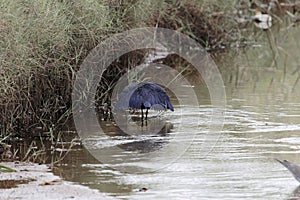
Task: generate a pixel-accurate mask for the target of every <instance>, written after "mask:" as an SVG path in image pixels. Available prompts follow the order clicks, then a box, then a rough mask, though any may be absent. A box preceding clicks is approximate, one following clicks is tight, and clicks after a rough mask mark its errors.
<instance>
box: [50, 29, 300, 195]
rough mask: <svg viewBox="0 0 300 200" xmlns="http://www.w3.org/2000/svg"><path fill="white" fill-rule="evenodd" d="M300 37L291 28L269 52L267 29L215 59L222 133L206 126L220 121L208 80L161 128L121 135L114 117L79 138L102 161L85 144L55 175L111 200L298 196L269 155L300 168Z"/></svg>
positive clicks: (295, 186) (295, 185) (290, 180)
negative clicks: (194, 101)
mask: <svg viewBox="0 0 300 200" xmlns="http://www.w3.org/2000/svg"><path fill="white" fill-rule="evenodd" d="M298 33H299V29H297V28H294V29H290V30H289V31H281V32H279V33H278V35H275V36H274V35H272V36H270V35H269V37H276V39H277V40H276V41H277V42H278V44H277V45H278V46H279V47H280V48H278V49H276V52H275V53H274V51H272V50H271V49H270V48H271V47H270V45H269V42H268V41H269V40H268V39H267V37H268V36H267V32H261V33H257V34H258V35H257V37H258V39H257V40H258V41H257V43H258V44H259V47H257V46H255V47H253V48H247V49H241V50H240V51H239V52H238V53H236V52H235V53H231V52H228V53H224V54H222V55H219V56H218V58H217V59H216V63H217V65H218V66H219V68H220V71H221V74H222V77H223V80H224V83H225V89H226V94H227V97H226V99H227V103H226V113H225V121H224V127H223V129H222V130H220V131H215V132H214V131H210V127H209V124H217V125H218V124H219V123H223V122H219V121H216V120H214V117H213V115H212V114H213V113H212V110H213V109H214V108H212V106H211V105H210V97H209V94H208V92H207V89H206V88H205V86H204V85H195V90H196V91H198V93H199V96H200V102H199V104H200V106H199V107H198V106H197V107H195V106H191V105H177V106H175V112H170V111H169V112H167V113H166V114H165V115H163V117H161V118H160V119H165V120H166V121H164V122H163V123H164V124H163V125H165V129H164V131H162V132H161V133H160V134H158V135H151V134H145V135H135V136H126V135H123V134H122V133H121V131H120V130H119V129H118V128H117V127H116V126H115V125H114V124H113V123H112V122H102V123H101V126H102V128H103V130H104V131H105V132H107V133H108V135H107V136H103V135H100V136H99V135H98V136H97V135H96V136H93V137H91V138H88V139H87V140H86V141H85V147H88V148H91V149H93V147H94V148H95V149H96V150H95V151H96V154H97V153H98V159H100V160H101V161H102V162H99V161H98V160H97V159H95V158H94V156H92V155H91V153H92V154H93V152H92V151H93V150H91V149H90V151H88V150H86V149H85V148H84V147H83V148H82V149H77V150H74V151H71V152H70V153H69V154H68V156H67V157H66V158H65V160H64V161H63V163H64V164H62V165H61V166H59V167H58V168H56V169H55V170H54V172H55V173H56V174H59V175H61V176H63V177H64V178H65V179H67V180H70V181H73V182H76V183H79V184H82V185H86V186H89V187H91V188H96V189H98V190H99V191H101V192H103V193H107V194H108V195H110V196H114V197H116V198H117V199H293V198H292V197H293V196H300V188H298V185H299V184H298V182H297V181H296V180H294V178H293V177H292V175H291V174H290V173H289V172H288V171H287V170H286V169H285V168H284V167H283V166H282V165H280V164H279V163H278V162H277V161H275V160H274V158H279V159H287V160H290V161H292V162H295V163H299V164H300V151H299V150H300V137H299V135H300V86H299V84H300V83H298V77H299V75H298V74H299V72H298V66H299V63H300V62H299V61H300V57H299V55H298V54H299V53H298V52H299V47H300V43H299V41H297V39H296V38H297V37H298ZM274 58H275V60H276V63H275V64H274ZM202 84H203V83H202ZM173 98H174V97H173ZM160 119H158V121H159V120H160ZM151 123H152V125H155V123H157V122H155V119H154V120H152V122H151V120H150V125H149V128H150V127H151ZM149 128H148V129H149ZM143 129H145V132H147V131H146V129H147V127H143ZM99 149H100V150H99ZM115 149H117V150H118V151H115ZM97 150H99V151H97ZM94 153H95V152H94ZM101 158H103V159H101ZM299 198H300V197H299Z"/></svg>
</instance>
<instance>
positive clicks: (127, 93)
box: [115, 82, 174, 120]
mask: <svg viewBox="0 0 300 200" xmlns="http://www.w3.org/2000/svg"><path fill="white" fill-rule="evenodd" d="M128 108H133V109H141V110H142V114H143V109H146V119H147V112H148V109H150V108H153V109H156V110H165V111H166V110H167V109H170V110H171V111H174V108H173V105H172V104H171V101H170V98H169V96H168V94H167V93H166V91H165V90H164V89H163V88H162V87H160V86H159V85H157V84H155V83H152V82H141V83H132V84H130V85H128V86H127V87H126V88H125V89H124V90H123V91H122V92H121V94H120V98H119V100H118V102H117V103H116V106H115V109H118V110H120V109H123V110H125V109H128ZM142 118H143V116H142ZM142 120H143V119H142Z"/></svg>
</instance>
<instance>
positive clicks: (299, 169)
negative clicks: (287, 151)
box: [275, 159, 300, 182]
mask: <svg viewBox="0 0 300 200" xmlns="http://www.w3.org/2000/svg"><path fill="white" fill-rule="evenodd" d="M275 160H277V161H278V162H280V163H281V164H282V165H283V166H285V167H286V168H287V169H288V170H289V171H290V172H291V173H292V174H293V176H294V178H295V179H296V180H297V181H299V182H300V166H298V165H296V164H293V163H291V162H289V161H287V160H279V159H275Z"/></svg>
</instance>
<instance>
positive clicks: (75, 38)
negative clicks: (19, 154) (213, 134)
mask: <svg viewBox="0 0 300 200" xmlns="http://www.w3.org/2000/svg"><path fill="white" fill-rule="evenodd" d="M238 2H243V1H238ZM238 2H234V1H232V2H228V3H227V2H226V3H225V2H224V4H223V5H220V4H219V1H208V0H201V1H196V0H195V1H172V0H163V1H156V0H153V1H140V0H130V1H108V0H102V1H96V0H89V1H73V0H55V1H50V0H49V1H44V0H37V1H27V0H16V1H10V0H3V1H2V3H1V5H0V16H1V20H0V37H1V40H0V142H1V143H0V144H6V143H12V142H11V141H12V138H14V137H21V138H22V137H24V136H27V137H32V136H36V135H38V136H40V135H41V134H40V133H41V132H43V133H47V137H48V138H51V140H52V139H53V138H56V139H54V140H55V141H56V140H57V141H58V139H57V138H59V134H58V132H59V131H58V130H60V127H61V126H62V125H64V124H66V123H68V122H69V119H71V117H72V113H71V105H72V102H71V92H72V84H73V81H74V78H75V77H76V72H77V71H78V69H79V67H80V64H81V63H82V61H83V59H84V58H85V57H86V56H87V55H88V53H89V51H90V50H91V49H93V48H94V47H96V46H97V45H98V44H99V43H100V42H101V41H103V40H105V39H106V38H108V37H110V35H112V34H114V33H119V32H122V31H125V30H129V29H132V28H138V27H146V26H157V27H164V28H169V29H173V30H178V31H180V32H182V33H185V34H187V35H189V36H190V37H192V38H194V39H195V40H196V41H198V42H199V43H200V44H201V45H203V46H204V47H205V48H206V49H207V50H209V51H217V50H223V49H226V48H228V47H233V46H237V47H240V46H242V45H241V44H242V43H243V41H245V40H246V38H245V37H244V36H243V31H242V29H241V27H243V26H246V25H245V24H247V22H248V20H245V23H240V22H239V21H238V20H236V19H235V18H236V17H237V16H238V17H240V18H241V16H240V15H241V11H243V12H244V11H245V12H248V15H251V14H252V13H253V10H254V9H257V8H255V6H256V7H257V5H260V4H259V3H263V1H262V2H260V1H255V3H256V4H251V5H250V4H249V5H248V4H243V3H240V4H241V6H242V8H241V9H240V8H237V5H240V4H239V3H238ZM245 2H247V1H245ZM276 2H278V3H279V2H285V1H276ZM282 5H283V4H282ZM275 6H277V10H278V9H279V10H280V11H282V8H283V7H282V6H281V5H279V4H278V5H275ZM289 8H290V9H294V10H290V11H289V12H288V13H289V14H290V15H292V16H293V15H294V14H295V13H296V12H298V10H297V8H298V7H297V6H296V5H295V4H292V5H291V6H290V7H289ZM239 9H240V10H239ZM243 9H244V10H243ZM261 9H262V11H265V12H269V10H263V9H264V8H263V7H261ZM249 13H250V14H249ZM284 13H286V12H284ZM272 16H274V17H275V18H276V14H274V13H272ZM240 18H239V19H240ZM296 19H297V18H296V17H295V23H296ZM243 22H244V21H243ZM144 57H145V52H143V51H137V52H131V53H128V54H126V55H123V56H122V57H121V58H120V59H119V60H118V61H116V62H114V63H113V64H112V66H111V67H110V68H109V69H108V70H107V71H106V72H105V73H104V76H103V79H102V81H101V83H100V84H99V88H98V96H97V98H96V101H97V104H98V105H101V104H103V103H105V102H108V100H109V96H110V92H111V89H112V88H113V86H114V83H115V82H116V81H117V80H118V77H120V76H121V75H122V74H124V73H125V72H126V70H127V69H128V68H130V67H133V66H135V65H137V64H139V63H141V61H142V60H143V59H144ZM175 61H176V62H177V61H178V60H176V58H173V57H172V58H171V59H169V61H168V60H167V61H166V63H167V64H169V65H171V66H173V67H176V66H174V65H180V63H184V61H181V62H180V63H177V64H174V62H175ZM36 132H38V134H36ZM34 133H35V134H34ZM52 143H53V140H52ZM54 143H55V142H54ZM29 146H30V144H29ZM31 150H32V149H30V151H31ZM0 153H1V152H0ZM35 153H36V152H35ZM23 154H24V155H25V158H26V157H28V154H29V153H28V151H26V152H24V153H23Z"/></svg>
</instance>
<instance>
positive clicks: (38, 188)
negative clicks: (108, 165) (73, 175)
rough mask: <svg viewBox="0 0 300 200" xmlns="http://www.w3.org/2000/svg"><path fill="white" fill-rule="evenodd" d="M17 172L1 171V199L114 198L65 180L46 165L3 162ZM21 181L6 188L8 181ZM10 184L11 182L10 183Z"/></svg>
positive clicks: (58, 199)
mask: <svg viewBox="0 0 300 200" xmlns="http://www.w3.org/2000/svg"><path fill="white" fill-rule="evenodd" d="M0 164H1V165H4V166H7V167H10V168H13V169H15V170H16V172H2V173H1V172H0V182H1V185H2V188H0V200H6V199H7V200H8V199H9V200H13V199H22V200H25V199H28V200H34V199H39V200H42V199H47V200H48V199H57V200H60V199H101V200H102V199H104V200H105V199H113V198H112V197H110V196H107V195H105V194H102V193H100V192H99V191H98V190H93V189H90V188H88V187H85V186H82V185H76V184H73V183H72V182H68V181H64V180H62V179H61V178H60V177H58V176H55V175H54V174H53V173H52V172H51V171H50V170H49V168H48V167H47V166H46V165H39V164H35V163H24V162H19V163H18V162H2V163H0ZM13 180H15V181H16V182H19V183H18V184H16V186H15V187H12V188H7V189H4V188H3V186H4V185H5V184H6V183H11V182H14V181H13ZM8 185H9V184H8Z"/></svg>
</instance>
